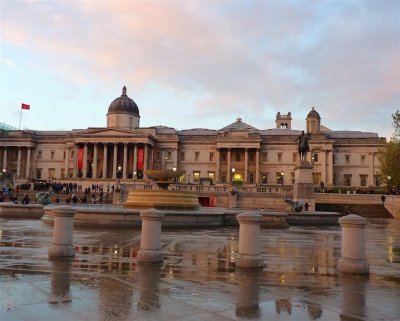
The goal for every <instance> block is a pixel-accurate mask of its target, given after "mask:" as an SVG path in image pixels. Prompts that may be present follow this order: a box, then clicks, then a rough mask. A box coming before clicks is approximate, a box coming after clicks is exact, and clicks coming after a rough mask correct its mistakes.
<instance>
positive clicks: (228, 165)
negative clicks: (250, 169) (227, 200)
mask: <svg viewBox="0 0 400 321" xmlns="http://www.w3.org/2000/svg"><path fill="white" fill-rule="evenodd" d="M226 167H227V169H226V180H227V182H226V183H228V184H231V183H232V179H231V170H232V168H231V149H230V148H228V159H227V162H226Z"/></svg>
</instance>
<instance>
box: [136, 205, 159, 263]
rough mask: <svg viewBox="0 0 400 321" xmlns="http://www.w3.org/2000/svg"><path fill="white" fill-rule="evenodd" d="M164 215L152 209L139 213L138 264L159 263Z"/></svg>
mask: <svg viewBox="0 0 400 321" xmlns="http://www.w3.org/2000/svg"><path fill="white" fill-rule="evenodd" d="M164 215H165V214H164V213H163V212H161V211H159V210H156V209H154V208H152V209H148V210H143V211H141V212H140V217H141V219H142V236H141V239H140V250H139V252H138V262H140V263H161V262H162V261H163V254H162V252H161V220H162V219H163V217H164Z"/></svg>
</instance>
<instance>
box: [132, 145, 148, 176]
mask: <svg viewBox="0 0 400 321" xmlns="http://www.w3.org/2000/svg"><path fill="white" fill-rule="evenodd" d="M148 166H149V145H148V144H144V164H143V170H147V169H148ZM135 170H136V169H135ZM143 175H144V174H143ZM143 177H144V176H143Z"/></svg>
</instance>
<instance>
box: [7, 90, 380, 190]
mask: <svg viewBox="0 0 400 321" xmlns="http://www.w3.org/2000/svg"><path fill="white" fill-rule="evenodd" d="M305 116H306V119H305V124H304V125H305V128H306V130H305V132H308V133H310V136H309V137H310V140H309V145H310V152H309V153H308V155H307V159H308V161H309V162H310V163H312V164H313V165H314V169H313V177H314V183H315V184H316V185H318V184H320V183H321V182H323V183H324V185H325V186H332V185H334V186H352V187H368V186H376V185H379V181H378V177H377V171H378V165H379V164H378V159H377V152H378V150H379V148H380V147H382V146H383V145H384V144H385V138H381V137H379V136H378V134H376V133H370V132H360V131H332V130H330V129H328V128H326V127H324V126H323V125H322V124H321V117H320V115H319V113H318V112H317V111H316V110H315V109H314V108H312V110H311V111H309V112H308V114H307V115H305ZM139 121H140V113H139V108H138V106H137V105H136V103H135V102H134V101H133V100H132V99H131V98H129V97H128V95H127V91H126V88H125V87H124V88H123V89H122V95H121V96H120V97H118V98H116V99H115V100H114V101H112V102H111V104H110V106H109V108H108V111H107V127H104V128H103V127H101V128H98V127H96V128H92V127H89V128H87V129H73V130H71V131H39V130H38V131H36V130H6V129H0V168H1V169H2V173H1V174H2V175H3V178H8V179H11V180H14V182H15V183H23V182H28V180H32V179H40V180H57V181H62V180H67V181H73V180H79V181H80V182H82V183H87V184H92V183H94V182H96V183H99V182H107V181H108V182H115V181H116V180H119V181H120V182H121V183H125V184H129V183H131V182H136V183H137V182H140V181H142V180H145V179H146V177H145V175H144V171H146V170H147V169H177V170H178V171H179V172H182V173H184V175H183V176H182V177H181V178H180V180H181V182H182V183H190V184H209V183H212V184H235V185H244V186H246V185H249V186H251V185H253V186H254V185H261V184H263V185H271V186H273V185H282V186H283V185H285V186H290V185H292V184H293V179H294V168H295V167H296V166H297V165H298V163H299V161H300V157H299V154H298V143H297V142H296V139H297V138H298V137H299V135H301V133H302V130H296V129H292V126H291V121H292V118H291V113H288V114H281V113H277V115H276V120H275V126H274V127H273V128H270V129H257V128H254V127H253V126H251V125H249V124H247V123H245V122H244V121H243V120H242V119H241V118H238V119H237V120H236V121H235V122H233V123H232V124H229V125H227V126H225V127H223V128H221V129H219V130H213V129H204V128H194V129H186V130H175V129H174V128H171V127H166V126H153V127H140V123H139Z"/></svg>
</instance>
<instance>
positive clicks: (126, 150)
mask: <svg viewBox="0 0 400 321" xmlns="http://www.w3.org/2000/svg"><path fill="white" fill-rule="evenodd" d="M127 165H128V144H127V143H124V163H123V164H122V178H123V179H126V172H127Z"/></svg>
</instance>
